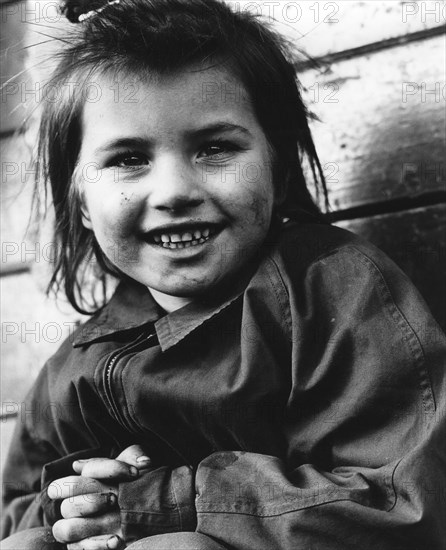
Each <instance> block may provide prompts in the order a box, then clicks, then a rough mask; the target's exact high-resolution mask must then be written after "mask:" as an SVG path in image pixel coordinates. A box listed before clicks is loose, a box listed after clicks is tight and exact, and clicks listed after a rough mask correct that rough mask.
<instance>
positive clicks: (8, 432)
mask: <svg viewBox="0 0 446 550" xmlns="http://www.w3.org/2000/svg"><path fill="white" fill-rule="evenodd" d="M16 422H17V420H16V419H9V420H7V421H1V428H0V432H1V435H0V441H1V449H0V468H1V470H2V471H3V467H4V465H5V461H6V457H7V455H8V449H9V445H10V443H11V439H12V434H13V432H14V427H15V424H16Z"/></svg>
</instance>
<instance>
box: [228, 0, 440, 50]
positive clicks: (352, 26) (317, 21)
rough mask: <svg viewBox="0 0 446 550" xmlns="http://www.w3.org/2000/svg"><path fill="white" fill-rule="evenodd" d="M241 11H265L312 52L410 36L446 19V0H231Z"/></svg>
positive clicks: (297, 43)
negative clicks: (420, 0) (445, 0)
mask: <svg viewBox="0 0 446 550" xmlns="http://www.w3.org/2000/svg"><path fill="white" fill-rule="evenodd" d="M229 4H231V5H232V6H234V7H235V9H236V10H238V11H240V12H244V11H249V12H252V13H257V14H259V15H262V16H263V18H264V19H266V20H267V21H270V22H271V23H273V24H274V25H275V26H276V28H277V29H278V30H280V31H281V32H282V33H283V34H285V35H286V36H287V37H288V38H289V39H290V40H291V41H292V42H293V44H295V45H296V47H298V48H301V49H303V50H304V51H306V52H307V53H308V54H309V55H311V56H312V57H319V56H324V55H327V54H330V53H333V52H340V51H343V50H348V49H351V48H358V47H361V46H364V45H366V44H370V43H373V42H380V41H382V40H388V39H391V38H395V37H399V36H404V35H407V34H411V33H415V32H419V31H422V30H426V29H430V28H434V27H437V26H440V25H442V24H444V23H445V22H446V7H445V6H446V3H445V2H444V0H441V1H426V2H425V1H423V2H401V1H395V0H368V1H357V0H337V1H336V2H328V1H325V0H320V1H316V0H305V1H302V0H301V1H276V2H272V1H266V2H263V1H257V2H251V1H248V0H242V1H236V0H229Z"/></svg>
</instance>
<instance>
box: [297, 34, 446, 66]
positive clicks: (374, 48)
mask: <svg viewBox="0 0 446 550" xmlns="http://www.w3.org/2000/svg"><path fill="white" fill-rule="evenodd" d="M444 34H446V25H439V26H438V27H431V28H429V29H423V30H421V31H416V32H413V33H410V34H406V35H403V36H395V37H392V38H386V39H384V40H380V41H379V42H370V43H369V44H364V45H363V46H358V47H356V48H350V49H347V50H342V51H340V52H333V53H329V54H327V55H322V56H320V57H314V58H312V59H311V58H310V59H308V60H305V61H298V62H296V63H295V64H294V67H295V69H296V71H299V72H301V71H304V70H307V69H315V68H318V67H319V66H324V65H331V64H332V63H337V62H339V61H346V60H348V59H353V58H355V57H362V56H365V55H367V54H371V53H376V52H379V51H382V50H387V49H390V48H395V47H398V46H403V45H404V44H409V43H411V42H418V41H421V40H426V39H429V38H434V37H437V36H441V35H444Z"/></svg>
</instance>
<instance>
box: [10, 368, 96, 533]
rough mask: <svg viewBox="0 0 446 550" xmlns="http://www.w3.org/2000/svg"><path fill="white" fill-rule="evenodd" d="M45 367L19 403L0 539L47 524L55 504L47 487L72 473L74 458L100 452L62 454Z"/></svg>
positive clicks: (56, 515)
mask: <svg viewBox="0 0 446 550" xmlns="http://www.w3.org/2000/svg"><path fill="white" fill-rule="evenodd" d="M47 382H48V380H47V367H46V366H45V367H44V368H43V369H42V371H41V372H40V373H39V376H38V378H37V380H36V382H35V384H34V386H33V388H32V389H31V391H30V392H29V394H28V396H27V397H26V399H25V401H24V402H23V404H22V407H21V410H20V415H19V416H18V418H17V420H16V427H15V431H14V436H13V439H12V442H11V446H10V448H9V452H8V456H7V460H6V463H5V468H4V471H3V495H2V497H3V511H2V533H1V538H2V539H3V538H5V537H7V536H10V535H12V534H14V533H16V532H17V531H23V530H24V529H31V528H33V527H42V526H45V525H52V524H53V523H54V522H55V521H57V519H59V518H60V513H59V504H58V503H57V502H54V501H51V500H50V499H49V498H48V496H47V487H48V485H49V484H50V483H51V482H52V481H54V480H55V479H58V478H60V477H64V476H67V475H72V474H73V473H74V472H73V470H72V464H73V462H74V461H75V460H78V459H82V458H91V457H95V456H101V452H100V449H98V448H96V449H95V448H91V449H86V450H81V451H78V452H73V453H67V454H65V456H62V455H63V453H62V452H61V451H62V450H61V444H60V441H58V437H57V429H56V419H55V418H54V417H53V414H52V413H53V410H52V409H53V408H52V407H51V405H49V406H48V404H51V400H50V399H49V394H48V383H47Z"/></svg>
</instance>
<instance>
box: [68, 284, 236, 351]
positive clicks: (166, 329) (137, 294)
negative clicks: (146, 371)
mask: <svg viewBox="0 0 446 550" xmlns="http://www.w3.org/2000/svg"><path fill="white" fill-rule="evenodd" d="M246 284H247V281H246V280H245V281H243V283H241V284H239V285H237V286H236V288H234V289H233V290H232V292H231V293H230V294H229V295H226V298H223V299H221V297H218V298H217V297H211V298H209V299H207V300H206V301H200V302H198V301H197V302H193V303H191V304H188V305H186V306H184V307H182V308H181V309H178V310H176V311H174V312H172V313H169V314H165V312H164V311H163V310H162V309H161V308H160V306H158V304H157V303H156V302H155V300H154V299H153V297H152V295H151V294H150V292H149V290H148V289H147V288H146V287H145V286H144V285H141V284H138V283H133V282H130V283H129V282H121V283H120V284H119V285H118V287H117V289H116V291H115V293H114V294H113V296H112V298H111V300H110V301H109V302H108V304H107V305H106V306H105V307H104V308H102V309H101V310H100V311H99V312H97V313H96V314H95V315H93V317H92V318H91V319H89V320H88V321H87V322H86V323H85V324H84V325H82V327H81V328H80V329H79V330H78V332H77V333H76V334H75V337H74V340H73V347H79V346H83V345H86V344H92V343H94V342H97V341H99V340H104V339H109V337H111V336H116V335H118V334H123V333H125V332H128V331H135V329H138V328H139V329H142V328H144V326H146V325H152V327H153V326H154V328H155V330H156V333H157V336H158V341H159V344H160V346H161V349H162V351H166V350H167V349H169V348H171V347H172V346H174V345H176V344H178V342H180V341H181V340H183V339H184V338H185V337H186V336H188V335H189V334H190V333H191V332H192V331H194V330H195V329H196V328H198V327H199V326H200V325H202V324H203V323H205V322H206V321H208V320H209V319H211V318H212V317H214V316H215V315H217V314H218V313H220V312H221V311H222V310H223V309H225V308H227V307H228V306H229V305H230V304H232V303H233V302H234V301H235V300H236V299H237V298H238V297H239V296H240V295H241V294H243V292H244V289H245V287H246Z"/></svg>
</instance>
